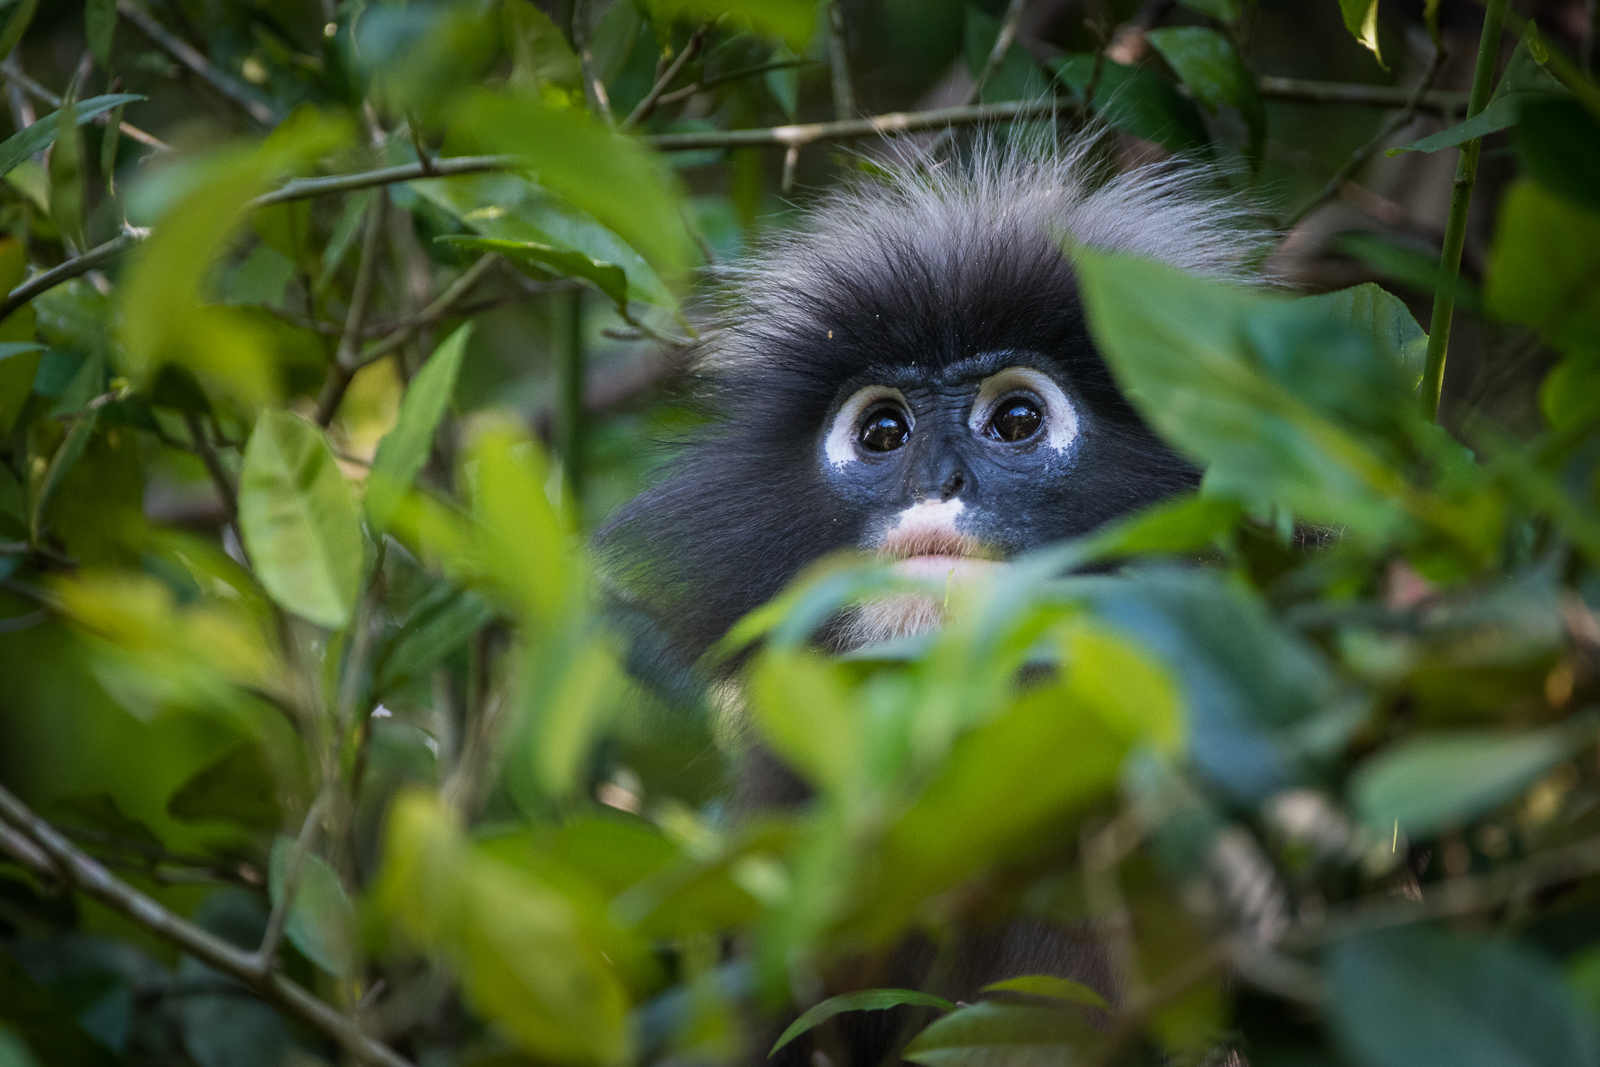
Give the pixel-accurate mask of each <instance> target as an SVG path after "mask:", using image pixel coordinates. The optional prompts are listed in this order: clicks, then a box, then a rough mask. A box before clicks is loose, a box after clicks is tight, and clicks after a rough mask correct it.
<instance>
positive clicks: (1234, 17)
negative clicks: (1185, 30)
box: [1179, 0, 1242, 26]
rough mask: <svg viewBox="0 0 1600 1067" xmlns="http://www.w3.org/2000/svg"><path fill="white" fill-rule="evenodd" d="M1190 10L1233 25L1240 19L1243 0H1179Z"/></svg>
mask: <svg viewBox="0 0 1600 1067" xmlns="http://www.w3.org/2000/svg"><path fill="white" fill-rule="evenodd" d="M1179 2H1180V3H1182V4H1183V6H1184V7H1186V8H1188V9H1189V10H1190V11H1198V12H1200V14H1202V15H1210V16H1211V17H1212V18H1214V19H1216V20H1217V21H1218V22H1225V23H1227V24H1228V25H1230V26H1231V25H1233V24H1234V23H1235V22H1238V21H1239V13H1240V11H1241V10H1242V0H1179Z"/></svg>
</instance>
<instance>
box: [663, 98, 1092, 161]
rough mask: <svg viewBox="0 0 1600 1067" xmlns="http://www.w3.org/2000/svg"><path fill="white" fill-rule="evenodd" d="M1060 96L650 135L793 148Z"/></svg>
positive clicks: (1055, 107)
mask: <svg viewBox="0 0 1600 1067" xmlns="http://www.w3.org/2000/svg"><path fill="white" fill-rule="evenodd" d="M1061 107H1062V103H1061V101H1059V100H1053V99H1046V100H1006V101H1003V102H1000V103H995V104H978V105H970V104H969V105H963V106H960V107H941V108H934V109H933V110H930V111H893V112H889V113H888V114H883V115H874V116H871V117H869V118H860V119H846V120H845V121H843V122H808V123H800V124H797V125H792V126H770V127H767V128H765V129H756V130H707V131H704V132H695V133H665V134H659V135H657V136H655V137H651V138H648V139H647V140H648V142H649V143H650V144H651V145H653V146H654V147H656V148H659V149H662V150H664V151H667V152H677V151H682V150H685V149H690V148H787V147H789V146H790V145H796V144H797V145H808V144H815V143H816V142H818V141H850V140H854V139H856V138H859V137H885V136H892V135H894V134H899V133H914V132H916V131H918V130H931V129H937V128H939V127H941V126H970V125H973V124H976V123H984V122H1014V121H1017V120H1019V119H1034V118H1041V117H1044V116H1048V115H1054V114H1055V113H1056V112H1058V111H1060V110H1061Z"/></svg>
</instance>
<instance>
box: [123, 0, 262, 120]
mask: <svg viewBox="0 0 1600 1067" xmlns="http://www.w3.org/2000/svg"><path fill="white" fill-rule="evenodd" d="M117 13H118V14H119V15H121V16H122V17H123V18H125V19H127V20H128V21H129V22H131V23H133V24H134V25H135V26H137V27H139V29H140V30H141V31H142V32H143V33H144V35H145V36H146V37H148V38H150V39H151V40H152V41H154V42H155V43H156V44H158V45H160V46H161V47H162V48H165V49H166V50H167V51H168V52H170V53H172V57H173V58H174V59H176V60H177V61H178V62H179V63H182V64H183V65H184V66H186V67H188V68H189V69H190V70H192V71H194V72H195V73H196V74H197V75H199V76H200V77H201V78H203V79H204V80H205V82H206V84H208V85H210V86H211V87H212V88H213V89H215V90H216V91H217V92H219V93H221V94H222V95H223V96H225V97H227V98H228V99H229V100H231V101H233V102H234V103H235V104H238V105H239V106H240V107H241V108H243V109H244V111H245V113H246V114H248V115H249V116H250V117H251V118H253V119H255V120H256V121H257V122H259V123H261V125H263V126H276V125H277V124H278V113H277V112H276V111H274V110H273V109H272V106H271V105H269V104H268V103H267V102H266V101H264V100H262V99H261V98H260V97H258V96H256V94H255V93H253V92H251V91H250V90H249V89H247V88H246V87H245V86H244V84H243V83H242V82H240V81H238V80H236V79H235V78H233V77H232V76H230V75H228V74H224V73H223V72H222V71H220V70H218V69H217V68H216V67H215V66H214V65H213V64H212V62H211V61H210V60H209V59H207V58H206V57H205V56H204V55H202V54H201V53H200V52H199V51H198V50H197V49H196V48H195V47H194V46H193V45H191V44H189V42H187V41H185V40H183V39H182V38H181V37H178V36H177V35H176V34H174V33H173V32H172V31H170V30H168V29H167V28H166V27H165V26H163V25H161V23H159V22H157V21H156V20H155V19H153V18H151V17H150V16H149V15H148V14H146V13H145V12H144V11H142V10H140V9H139V8H138V7H137V6H135V5H134V3H133V0H117Z"/></svg>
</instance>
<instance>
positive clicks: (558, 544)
mask: <svg viewBox="0 0 1600 1067" xmlns="http://www.w3.org/2000/svg"><path fill="white" fill-rule="evenodd" d="M473 455H474V458H475V460H476V462H477V467H478V473H477V485H476V489H475V501H474V503H475V507H474V512H475V513H476V515H477V517H478V519H479V521H480V522H481V523H482V537H483V541H482V544H481V546H480V547H479V559H480V562H481V564H482V565H483V566H484V567H485V568H486V572H487V573H488V574H489V575H490V576H491V577H492V578H493V580H494V581H496V582H497V583H498V585H499V587H500V588H501V590H503V591H504V592H505V593H506V594H508V595H509V596H510V597H512V598H513V600H514V601H515V603H516V604H517V605H518V607H519V609H520V610H521V611H522V613H523V614H524V618H525V621H526V622H527V623H529V624H531V625H534V626H540V627H544V626H552V625H556V624H558V623H560V622H562V621H564V620H569V618H570V613H571V612H572V611H573V609H574V608H575V606H576V600H575V597H576V595H577V594H578V593H579V591H580V590H581V588H582V580H581V575H580V573H579V571H578V561H579V557H578V555H577V553H576V550H575V545H574V544H573V542H572V540H571V517H570V516H569V515H568V514H567V513H566V512H565V511H564V510H560V509H557V508H556V506H555V505H554V504H552V503H551V502H550V498H549V496H547V495H546V490H545V487H546V485H547V484H549V482H548V479H549V467H548V464H547V462H546V460H545V458H544V454H543V450H542V449H540V448H539V446H538V445H537V444H536V443H534V442H531V441H528V440H526V439H525V438H521V437H520V436H518V435H517V434H515V433H512V432H509V431H505V430H495V431H492V432H489V433H485V434H484V435H483V437H482V438H480V441H479V444H478V446H477V448H476V449H475V450H474V453H473Z"/></svg>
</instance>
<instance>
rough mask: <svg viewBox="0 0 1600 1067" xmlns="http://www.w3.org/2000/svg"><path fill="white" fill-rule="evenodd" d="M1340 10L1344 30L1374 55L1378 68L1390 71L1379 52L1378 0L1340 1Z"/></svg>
mask: <svg viewBox="0 0 1600 1067" xmlns="http://www.w3.org/2000/svg"><path fill="white" fill-rule="evenodd" d="M1339 10H1340V11H1341V12H1342V13H1343V14H1344V28H1345V29H1347V30H1349V31H1350V34H1351V36H1353V37H1354V38H1355V39H1356V40H1357V41H1360V42H1361V45H1362V47H1364V48H1365V49H1366V50H1367V51H1369V52H1371V53H1372V58H1373V59H1376V60H1377V61H1378V66H1380V67H1382V68H1383V69H1384V70H1388V69H1389V65H1388V64H1387V63H1385V62H1384V61H1383V56H1382V54H1381V53H1379V51H1378V0H1339Z"/></svg>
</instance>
